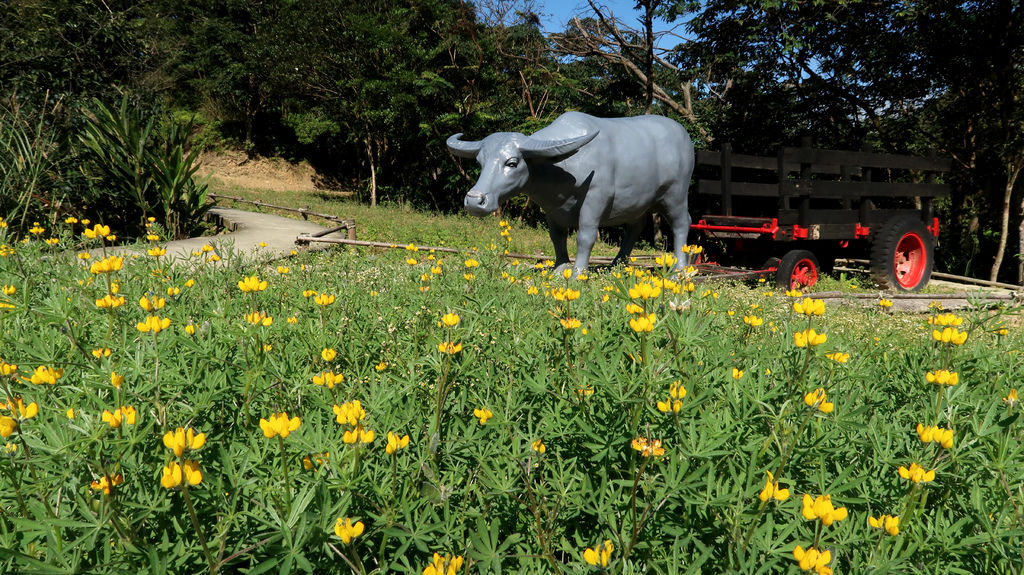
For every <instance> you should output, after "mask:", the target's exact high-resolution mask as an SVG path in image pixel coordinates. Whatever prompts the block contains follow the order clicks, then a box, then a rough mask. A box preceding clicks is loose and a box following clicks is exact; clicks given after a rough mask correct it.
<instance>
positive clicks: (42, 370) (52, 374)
mask: <svg viewBox="0 0 1024 575" xmlns="http://www.w3.org/2000/svg"><path fill="white" fill-rule="evenodd" d="M8 365H9V364H8ZM63 376H64V370H63V369H59V368H53V367H49V366H45V365H40V366H39V367H37V368H36V370H35V371H34V372H32V377H30V378H28V381H29V382H30V383H31V384H32V385H42V384H44V383H45V384H48V385H55V384H56V383H57V380H58V379H60V378H61V377H63Z"/></svg>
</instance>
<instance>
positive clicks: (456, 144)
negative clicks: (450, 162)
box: [447, 132, 483, 158]
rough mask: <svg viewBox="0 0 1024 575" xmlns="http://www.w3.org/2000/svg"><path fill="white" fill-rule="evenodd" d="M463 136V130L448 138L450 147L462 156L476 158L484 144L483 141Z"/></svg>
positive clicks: (457, 154)
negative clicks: (475, 140)
mask: <svg viewBox="0 0 1024 575" xmlns="http://www.w3.org/2000/svg"><path fill="white" fill-rule="evenodd" d="M461 138H462V132H459V133H458V134H455V135H453V136H452V137H450V138H448V142H447V144H448V149H449V150H451V151H452V153H453V154H455V155H456V156H459V157H460V158H475V157H476V155H477V153H479V152H480V147H481V146H482V145H483V142H471V141H468V140H463V139H461Z"/></svg>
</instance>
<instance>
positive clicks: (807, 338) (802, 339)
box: [793, 327, 828, 347]
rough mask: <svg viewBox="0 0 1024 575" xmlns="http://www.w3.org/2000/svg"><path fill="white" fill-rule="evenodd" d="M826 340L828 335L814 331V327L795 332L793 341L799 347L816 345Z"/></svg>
mask: <svg viewBox="0 0 1024 575" xmlns="http://www.w3.org/2000/svg"><path fill="white" fill-rule="evenodd" d="M826 340H828V336H827V335H825V334H823V333H818V332H816V331H814V328H813V327H812V328H810V329H805V330H803V331H798V332H796V333H794V334H793V343H795V344H796V346H797V347H808V346H810V347H814V346H817V345H821V344H823V343H825V341H826Z"/></svg>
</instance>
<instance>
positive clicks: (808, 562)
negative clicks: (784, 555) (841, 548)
mask: <svg viewBox="0 0 1024 575" xmlns="http://www.w3.org/2000/svg"><path fill="white" fill-rule="evenodd" d="M793 558H794V559H796V560H797V562H798V564H799V565H800V569H802V570H804V571H814V572H815V573H817V574H818V575H832V568H831V567H829V566H828V564H829V562H831V561H832V553H831V552H830V551H828V550H825V551H818V550H817V549H815V548H814V547H810V548H808V549H807V550H806V551H804V548H803V547H800V546H799V545H797V546H796V548H795V549H793Z"/></svg>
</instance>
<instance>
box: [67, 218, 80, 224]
mask: <svg viewBox="0 0 1024 575" xmlns="http://www.w3.org/2000/svg"><path fill="white" fill-rule="evenodd" d="M64 223H65V224H77V223H78V218H76V217H75V216H68V217H66V218H64Z"/></svg>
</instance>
